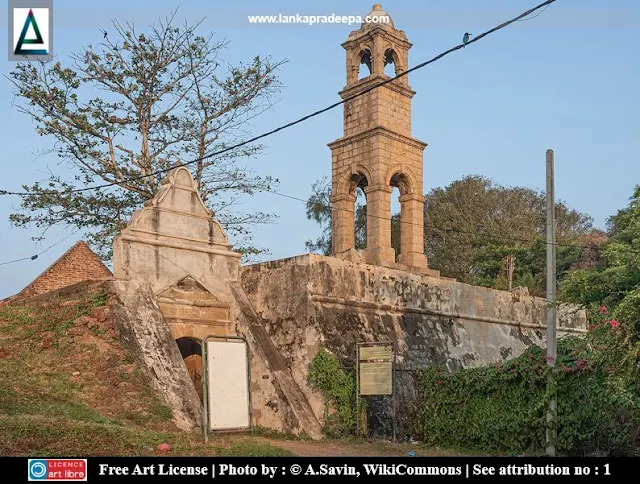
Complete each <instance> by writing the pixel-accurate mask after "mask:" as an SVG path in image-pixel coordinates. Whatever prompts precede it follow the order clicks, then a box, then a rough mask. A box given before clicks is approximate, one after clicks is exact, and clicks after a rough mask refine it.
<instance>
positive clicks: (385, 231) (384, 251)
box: [365, 185, 396, 265]
mask: <svg viewBox="0 0 640 484" xmlns="http://www.w3.org/2000/svg"><path fill="white" fill-rule="evenodd" d="M391 191H392V188H391V187H387V186H384V185H374V186H370V187H367V188H365V193H366V195H367V249H366V251H365V254H366V255H365V257H366V259H367V262H369V263H370V264H374V265H385V264H389V263H390V264H393V263H395V261H396V252H395V250H394V249H393V247H392V246H391Z"/></svg>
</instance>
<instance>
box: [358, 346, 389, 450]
mask: <svg viewBox="0 0 640 484" xmlns="http://www.w3.org/2000/svg"><path fill="white" fill-rule="evenodd" d="M396 387H397V385H396V345H395V343H393V342H392V341H384V342H377V343H357V344H356V412H357V419H356V432H357V433H358V434H360V397H361V396H389V395H390V396H391V397H392V402H391V412H392V419H393V441H394V442H395V441H396Z"/></svg>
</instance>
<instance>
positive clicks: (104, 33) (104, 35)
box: [102, 30, 107, 39]
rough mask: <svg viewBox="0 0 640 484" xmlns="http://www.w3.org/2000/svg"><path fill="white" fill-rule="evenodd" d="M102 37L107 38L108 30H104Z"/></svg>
mask: <svg viewBox="0 0 640 484" xmlns="http://www.w3.org/2000/svg"><path fill="white" fill-rule="evenodd" d="M102 38H103V39H106V38H107V31H106V30H102Z"/></svg>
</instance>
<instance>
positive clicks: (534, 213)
mask: <svg viewBox="0 0 640 484" xmlns="http://www.w3.org/2000/svg"><path fill="white" fill-rule="evenodd" d="M555 215H556V225H557V230H556V240H557V243H558V244H560V245H561V246H559V247H558V249H557V254H558V264H557V265H558V277H561V276H562V275H563V274H565V273H566V272H567V271H568V270H569V269H570V268H571V267H572V266H573V265H574V264H575V263H576V262H577V261H578V260H580V258H581V257H582V250H581V249H580V248H578V247H575V246H576V245H579V243H578V242H579V238H580V237H581V236H584V235H586V234H592V233H593V232H594V231H595V229H594V227H593V225H592V219H591V217H590V216H588V215H586V214H583V213H580V212H578V211H577V210H574V209H571V208H569V207H567V205H566V204H565V203H564V202H558V203H556V213H555ZM424 219H425V252H426V254H427V256H428V257H429V263H430V265H431V266H432V267H434V268H437V269H439V270H440V271H441V272H442V274H443V275H446V276H449V277H455V278H456V279H458V280H460V281H462V282H467V283H472V284H481V285H486V286H492V287H496V288H506V286H505V280H504V278H503V277H502V275H501V274H502V263H503V259H504V257H506V256H507V255H514V256H515V257H516V262H515V273H514V285H516V286H517V285H522V286H526V287H529V289H530V290H531V291H532V292H533V293H537V294H539V293H542V292H543V291H544V283H545V277H546V276H545V253H546V245H545V234H546V200H545V195H544V193H542V192H538V191H536V190H533V189H530V188H524V187H505V186H501V185H496V184H494V183H493V182H492V181H491V180H489V179H488V178H485V177H482V176H478V175H473V176H467V177H464V178H462V179H461V180H456V181H454V182H453V183H451V184H450V185H448V186H447V187H445V188H436V189H433V190H431V191H430V192H429V193H428V194H427V195H426V203H425V218H424ZM563 246H574V247H563ZM503 286H504V287H503Z"/></svg>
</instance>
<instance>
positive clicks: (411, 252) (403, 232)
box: [398, 193, 427, 268]
mask: <svg viewBox="0 0 640 484" xmlns="http://www.w3.org/2000/svg"><path fill="white" fill-rule="evenodd" d="M398 262H399V263H401V264H405V265H408V266H412V267H422V268H426V267H427V256H426V255H425V254H424V197H423V196H420V195H416V194H413V193H408V194H406V195H402V196H401V197H400V256H399V257H398Z"/></svg>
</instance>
